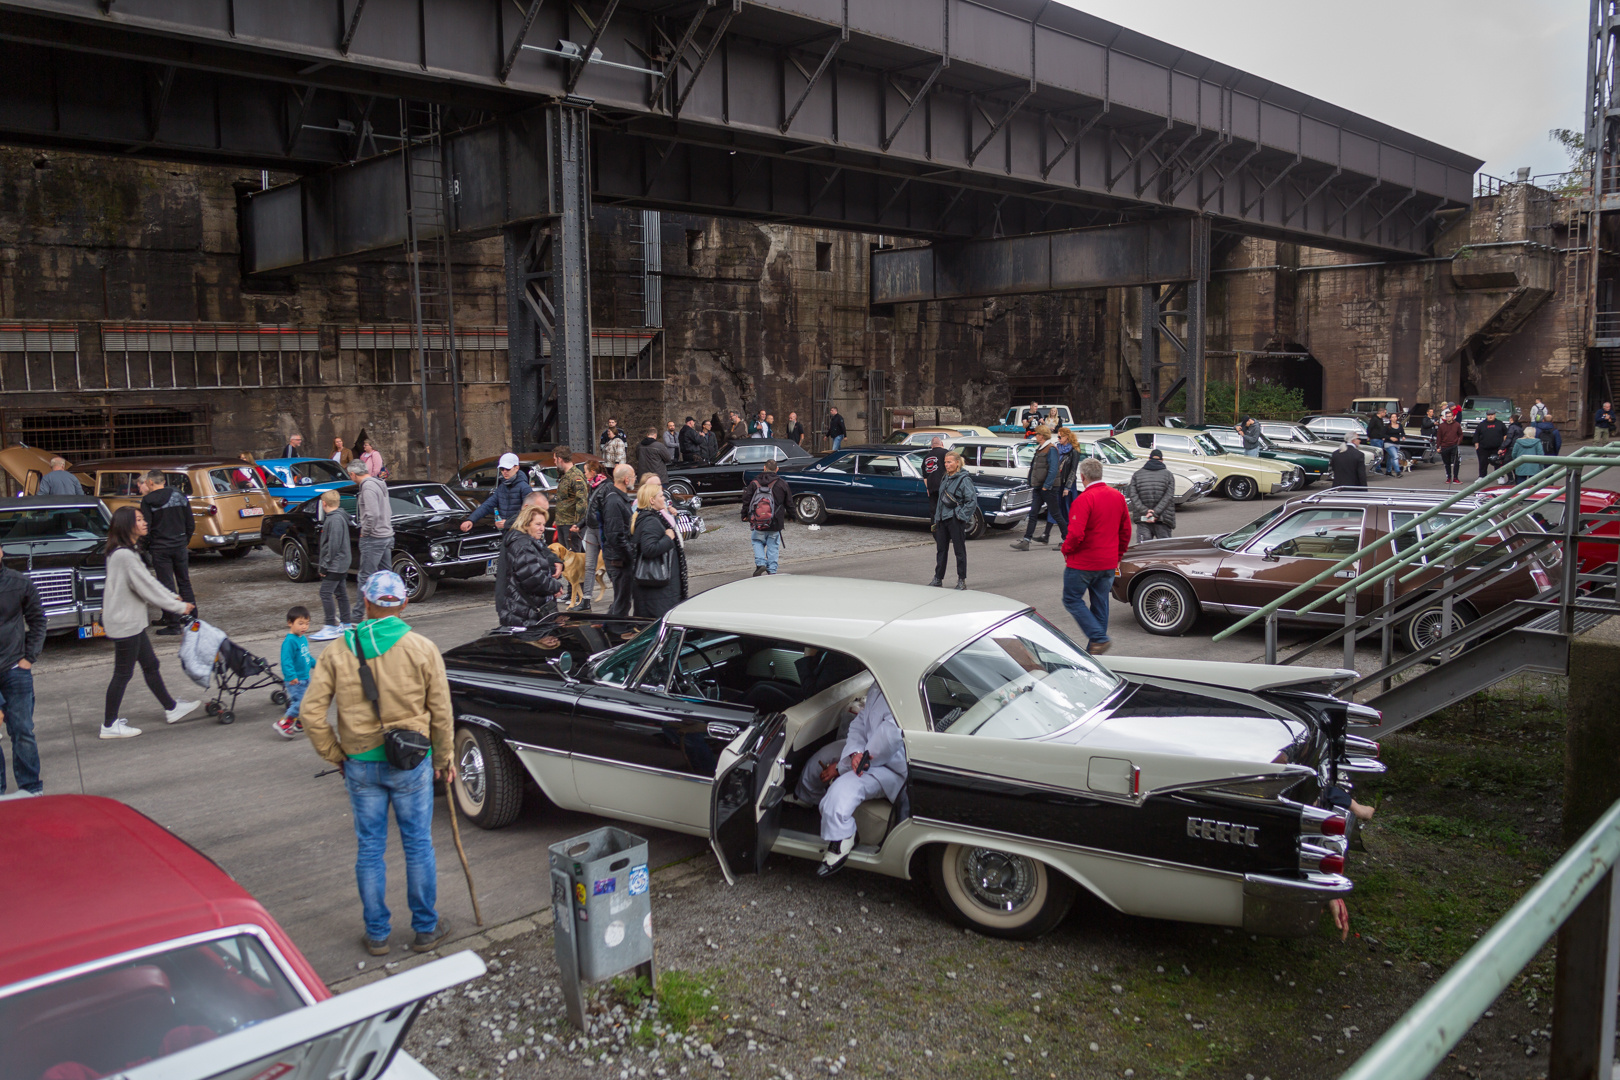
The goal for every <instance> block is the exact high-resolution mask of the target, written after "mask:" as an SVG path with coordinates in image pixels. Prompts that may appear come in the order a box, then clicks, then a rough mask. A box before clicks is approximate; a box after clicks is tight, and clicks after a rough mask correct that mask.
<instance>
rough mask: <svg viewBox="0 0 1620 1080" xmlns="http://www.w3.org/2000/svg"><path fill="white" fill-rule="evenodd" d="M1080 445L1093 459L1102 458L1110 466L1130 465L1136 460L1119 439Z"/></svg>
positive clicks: (1100, 440) (1099, 440)
mask: <svg viewBox="0 0 1620 1080" xmlns="http://www.w3.org/2000/svg"><path fill="white" fill-rule="evenodd" d="M1080 445H1081V447H1082V448H1084V449H1085V450H1086V452H1087V453H1089V454H1090V455H1091V456H1092V457H1095V458H1102V459H1103V460H1104V461H1106V462H1107V463H1108V464H1110V465H1129V464H1130V463H1131V462H1133V461H1135V460H1136V458H1135V456H1133V455H1132V454H1131V452H1130V451H1129V450H1127V449H1125V447H1124V445H1123V444H1122V443H1121V442H1120V441H1119V440H1118V439H1098V440H1097V441H1096V442H1085V443H1081V444H1080Z"/></svg>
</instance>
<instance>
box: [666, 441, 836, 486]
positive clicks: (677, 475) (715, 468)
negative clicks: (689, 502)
mask: <svg viewBox="0 0 1620 1080" xmlns="http://www.w3.org/2000/svg"><path fill="white" fill-rule="evenodd" d="M773 458H774V459H775V460H776V462H777V468H779V469H781V470H782V471H783V472H787V471H789V470H790V469H793V468H798V467H802V466H804V465H808V464H810V463H811V462H812V461H814V460H815V456H814V455H813V454H811V453H810V452H809V451H808V450H806V449H805V448H804V447H802V446H800V445H799V444H798V443H796V442H793V441H792V440H791V439H737V440H736V441H734V442H733V443H732V444H731V445H730V446H729V447H727V448H726V449H725V451H724V452H723V453H721V455H720V459H719V460H718V461H716V462H715V463H714V464H713V465H685V464H681V463H680V462H676V463H675V464H673V465H671V466H670V467H669V481H668V483H666V484H665V485H664V491H665V493H666V494H668V495H669V497H670V498H671V499H690V498H691V497H692V496H694V495H698V496H701V497H702V498H705V499H711V500H712V499H727V498H741V497H742V493H743V489H744V488H746V487H747V486H748V478H747V476H746V475H745V474H748V473H755V472H758V471H759V468H760V466H761V465H763V464H765V462H767V461H770V460H772V459H773Z"/></svg>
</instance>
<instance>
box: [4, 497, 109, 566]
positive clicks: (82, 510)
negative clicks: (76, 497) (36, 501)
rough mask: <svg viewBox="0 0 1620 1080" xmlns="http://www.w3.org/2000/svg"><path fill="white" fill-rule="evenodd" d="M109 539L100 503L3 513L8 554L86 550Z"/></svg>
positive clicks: (43, 553) (105, 516) (40, 553)
mask: <svg viewBox="0 0 1620 1080" xmlns="http://www.w3.org/2000/svg"><path fill="white" fill-rule="evenodd" d="M106 538H107V515H106V511H104V510H102V508H101V507H100V506H61V507H51V508H49V509H43V508H42V509H38V510H12V511H9V512H3V513H0V545H3V546H4V547H5V552H6V554H7V555H29V554H34V555H49V554H51V553H52V552H58V551H63V552H66V551H73V552H78V551H84V550H86V549H87V548H89V547H93V546H95V545H96V544H99V543H100V542H101V541H103V540H105V539H106Z"/></svg>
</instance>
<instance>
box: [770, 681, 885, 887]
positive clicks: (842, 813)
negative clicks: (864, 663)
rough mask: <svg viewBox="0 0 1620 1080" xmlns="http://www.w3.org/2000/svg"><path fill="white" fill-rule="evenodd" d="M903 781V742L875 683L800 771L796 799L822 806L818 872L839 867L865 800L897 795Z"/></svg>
mask: <svg viewBox="0 0 1620 1080" xmlns="http://www.w3.org/2000/svg"><path fill="white" fill-rule="evenodd" d="M905 784H906V744H905V741H904V739H903V738H902V737H901V735H900V725H899V724H898V723H897V722H896V721H895V719H894V713H893V712H891V711H890V709H889V702H888V700H887V699H886V698H884V696H883V691H882V690H879V689H878V685H877V683H876V682H874V683H873V684H872V688H871V689H870V690H868V691H867V692H866V701H865V703H864V704H862V705H861V707H860V711H859V712H858V713H856V714H855V719H854V720H852V721H850V724H849V735H848V736H847V737H846V738H844V739H842V740H840V741H838V742H834V743H829V744H828V745H827V746H824V747H822V748H821V749H820V750H818V751H817V752H816V755H815V756H814V757H813V758H811V759H810V760H809V761H808V762H806V763H805V766H804V772H803V773H801V774H800V775H799V785H798V791H797V792H796V797H797V801H798V802H799V803H800V804H801V805H804V806H815V805H817V804H820V807H821V838H822V839H823V840H825V841H827V852H826V854H825V855H824V856H823V857H822V862H821V865H820V866H819V867H817V868H816V874H817V875H818V876H820V877H827V876H828V875H829V874H836V873H837V872H838V871H839V870H841V869H843V866H844V863H845V862H847V861H849V856H850V852H852V851H854V850H855V811H856V809H857V808H859V807H860V805H861V803H863V802H865V801H866V800H867V799H875V798H877V797H878V796H880V795H881V796H883V797H884V798H886V799H889V800H890V801H893V800H894V799H897V798H899V797H900V790H901V788H903V787H905Z"/></svg>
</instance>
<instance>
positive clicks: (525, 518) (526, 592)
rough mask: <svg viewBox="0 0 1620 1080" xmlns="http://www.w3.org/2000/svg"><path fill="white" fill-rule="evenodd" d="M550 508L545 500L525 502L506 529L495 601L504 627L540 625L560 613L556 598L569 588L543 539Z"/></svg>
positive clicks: (559, 563)
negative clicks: (501, 566) (501, 572)
mask: <svg viewBox="0 0 1620 1080" xmlns="http://www.w3.org/2000/svg"><path fill="white" fill-rule="evenodd" d="M547 509H549V508H548V507H547V506H546V504H545V501H544V500H543V499H541V500H536V501H534V502H526V503H524V505H523V508H522V509H521V510H519V511H518V515H517V520H516V521H514V522H512V525H511V527H510V528H508V529H507V530H506V536H505V538H504V540H505V543H504V550H503V551H502V554H501V558H502V559H503V560H504V561H505V567H504V568H503V569H504V572H503V574H502V575H501V582H500V585H501V588H500V589H499V590H498V592H497V593H496V598H495V614H496V615H497V616H498V617H499V618H500V622H501V625H502V626H536V625H538V624H539V623H540V622H541V621H543V620H544V619H545V617H546V616H547V615H550V614H552V613H553V612H555V611H556V610H557V604H556V600H555V597H556V595H557V594H558V593H559V592H561V591H562V590H563V589H566V588H567V587H568V582H567V580H566V579H564V578H563V577H562V562H561V561H560V560H558V558H557V556H556V555H554V554H553V553H552V551H551V549H550V548H548V547H546V545H545V541H544V540H542V539H541V537H543V536H544V535H545V528H546V511H547Z"/></svg>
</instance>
